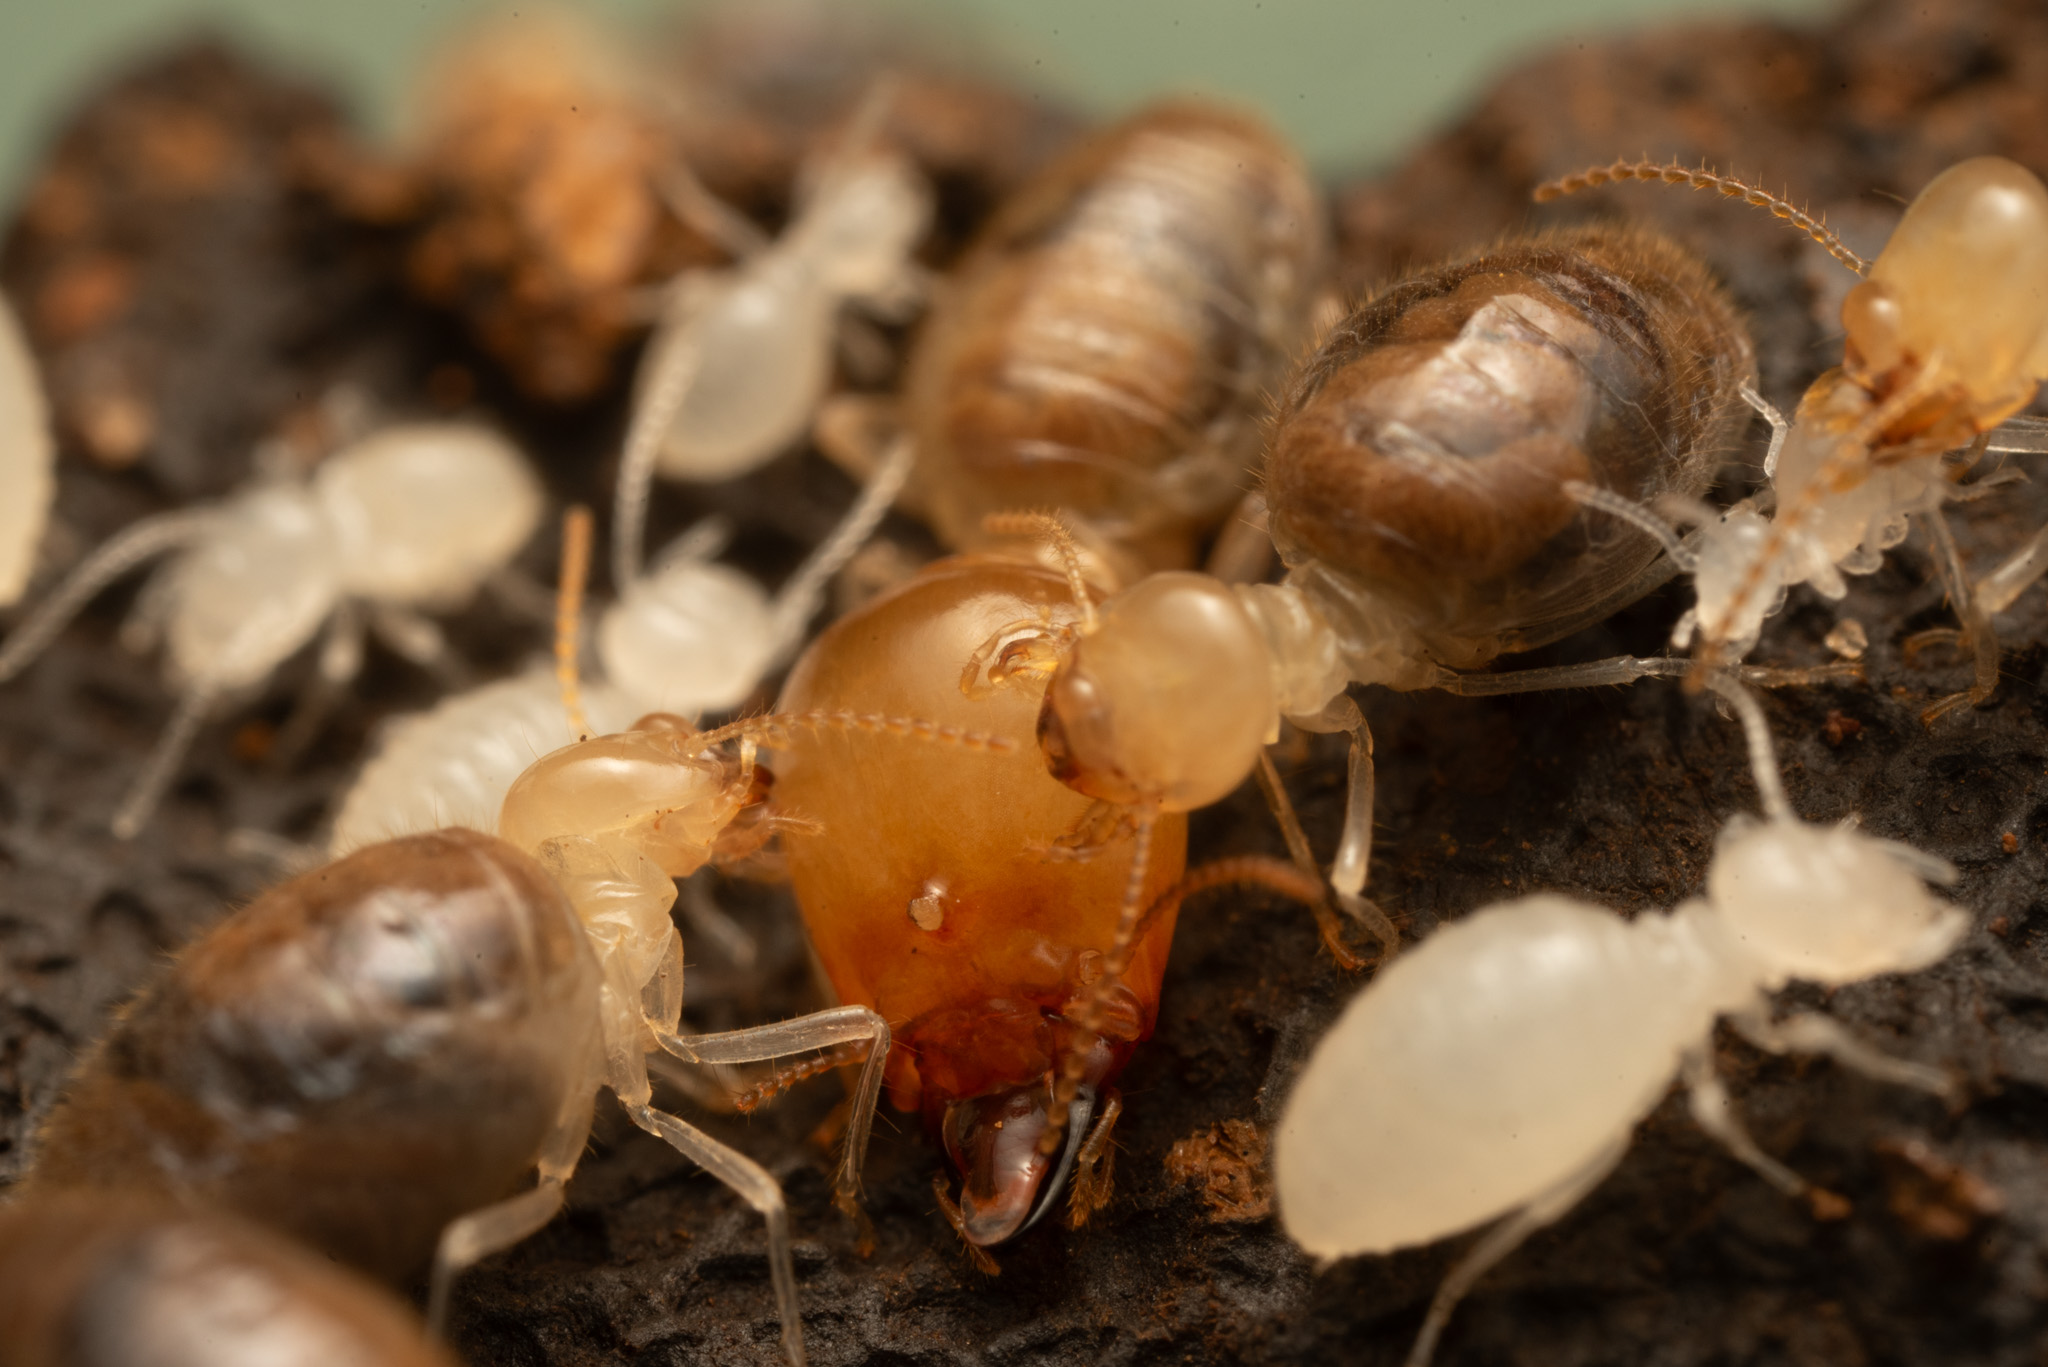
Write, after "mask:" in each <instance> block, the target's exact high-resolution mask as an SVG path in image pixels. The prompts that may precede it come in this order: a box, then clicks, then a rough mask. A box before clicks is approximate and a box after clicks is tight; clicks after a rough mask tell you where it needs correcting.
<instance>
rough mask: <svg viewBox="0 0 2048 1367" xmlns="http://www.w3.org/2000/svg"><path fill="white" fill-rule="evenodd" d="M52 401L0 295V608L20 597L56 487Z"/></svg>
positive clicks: (24, 340) (19, 325) (8, 307)
mask: <svg viewBox="0 0 2048 1367" xmlns="http://www.w3.org/2000/svg"><path fill="white" fill-rule="evenodd" d="M56 459H57V448H56V444H55V443H54V442H53V441H52V440H51V437H50V406H49V403H48V401H47V400H46V399H45V398H44V397H43V382H42V377H41V375H39V374H38V373H37V371H36V363H35V357H34V356H32V355H30V354H29V349H28V339H27V338H26V337H24V336H23V335H22V332H21V323H20V320H18V319H17V318H16V317H15V316H14V309H13V307H12V306H11V305H9V304H8V302H7V300H6V298H5V297H0V608H4V607H6V606H7V605H8V604H10V603H12V602H14V601H15V600H16V599H18V598H20V597H21V593H22V590H23V589H25V588H27V587H28V577H29V572H30V571H31V570H33V569H34V568H35V556H36V546H37V544H38V543H39V542H40V541H41V540H42V535H43V523H44V521H45V520H46V519H47V518H48V517H49V514H50V500H51V498H52V497H54V496H55V494H56V491H57V484H56V476H55V474H54V473H53V468H54V466H55V464H56Z"/></svg>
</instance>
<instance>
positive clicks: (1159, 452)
mask: <svg viewBox="0 0 2048 1367" xmlns="http://www.w3.org/2000/svg"><path fill="white" fill-rule="evenodd" d="M1325 238H1326V231H1325V224H1324V221H1323V209H1322V204H1321V201H1320V198H1319V196H1318V195H1317V193H1316V191H1315V188H1314V186H1313V185H1312V184H1311V183H1310V181H1309V179H1308V177H1307V173H1306V171H1305V170H1304V168H1303V167H1302V165H1301V162H1300V160H1299V159H1298V158H1297V157H1296V156H1295V155H1294V153H1293V151H1292V150H1291V149H1289V148H1288V147H1287V146H1286V145H1285V144H1284V143H1283V142H1281V141H1280V140H1279V138H1278V137H1276V136H1275V135H1274V134H1273V133H1272V132H1271V131H1270V130H1268V129H1267V128H1265V127H1264V126H1263V125H1262V124H1260V123H1258V122H1256V121H1255V120H1253V119H1251V118H1249V117H1247V116H1245V115H1241V114H1238V113H1235V112H1232V111H1228V110H1224V109H1219V108H1214V107H1210V106H1205V105H1200V104H1185V103H1183V104H1168V105H1161V106H1155V107H1154V108H1152V109H1149V110H1147V111H1145V112H1143V113H1141V114H1139V115H1137V116H1135V117H1133V118H1131V119H1129V120H1126V121H1125V122H1124V123H1122V124H1119V125H1117V126H1116V127H1115V128H1113V129H1110V130H1109V131H1107V132H1105V133H1103V134H1102V135H1100V136H1098V137H1097V138H1095V139H1093V140H1092V141H1090V142H1089V143H1087V144H1086V145H1084V146H1083V147H1081V148H1079V149H1077V150H1076V151H1075V152H1074V153H1072V154H1070V155H1068V156H1066V157H1064V158H1062V159H1061V160H1060V161H1059V162H1057V163H1056V164H1055V165H1053V166H1052V167H1050V168H1049V169H1048V170H1047V171H1046V172H1045V173H1043V174H1041V175H1040V176H1039V177H1038V178H1037V179H1035V180H1034V181H1033V182H1031V183H1030V184H1029V185H1027V186H1026V187H1025V188H1024V190H1022V191H1021V192H1020V193H1019V194H1018V195H1017V196H1016V197H1015V198H1014V199H1012V200H1011V201H1010V202H1009V203H1008V204H1007V205H1006V206H1005V207H1004V208H1003V209H1002V210H1001V211H1000V212H999V213H998V214H997V215H996V217H995V218H994V219H993V220H992V221H991V222H990V224H989V226H988V228H987V229H986V230H985V232H984V233H983V235H982V237H981V239H980V240H979V242H978V243H977V244H976V246H975V247H974V249H973V250H972V251H971V252H970V253H969V255H968V258H967V260H966V262H965V263H964V264H963V266H962V267H961V269H960V272H959V275H958V277H957V279H956V280H955V282H954V284H953V287H952V289H951V291H950V293H949V294H948V296H947V297H946V299H945V300H944V302H943V303H942V304H941V306H940V307H939V309H938V310H937V311H936V313H935V314H934V316H933V318H932V321H931V323H930V324H929V325H928V327H927V328H926V331H925V333H924V335H923V336H922V337H920V339H919V341H918V346H917V350H916V354H915V355H914V356H913V358H912V361H911V373H910V379H909V396H910V405H911V422H912V425H913V427H914V428H915V431H916V434H917V438H918V443H919V453H918V459H919V461H920V462H921V465H922V468H923V470H924V472H925V478H926V480H927V481H928V483H929V486H930V489H931V493H932V498H933V504H934V508H935V513H936V516H937V519H938V522H939V531H940V535H941V536H943V537H944V538H945V539H946V540H947V541H948V543H949V544H952V545H954V546H974V545H978V544H981V541H982V539H981V536H980V531H979V529H980V522H981V518H982V516H983V515H984V514H985V513H989V512H998V511H1003V510H1007V509H1014V508H1043V507H1048V506H1059V507H1063V508H1066V509H1068V510H1070V511H1072V512H1075V513H1078V514H1080V515H1081V516H1082V517H1083V518H1085V519H1086V520H1087V521H1089V522H1090V523H1091V524H1093V525H1094V526H1095V527H1096V528H1097V529H1098V530H1100V531H1102V532H1103V533H1104V534H1105V535H1107V536H1109V537H1110V538H1112V539H1113V540H1115V541H1117V542H1119V543H1121V544H1123V545H1126V546H1129V547H1131V548H1133V549H1136V550H1138V551H1139V552H1140V554H1141V555H1143V556H1145V558H1146V559H1147V560H1148V562H1149V563H1151V564H1152V565H1153V566H1154V567H1155V568H1163V567H1167V566H1169V565H1177V564H1183V563H1186V561H1187V560H1188V559H1189V558H1190V556H1191V554H1192V539H1193V537H1194V536H1195V535H1197V534H1198V533H1199V532H1200V531H1201V530H1202V529H1203V528H1204V527H1206V526H1207V525H1209V524H1210V523H1212V522H1213V521H1214V520H1215V518H1216V517H1217V516H1218V515H1219V514H1220V513H1221V512H1222V511H1223V510H1224V509H1225V508H1226V507H1228V506H1229V505H1230V503H1231V502H1232V501H1234V499H1235V498H1236V496H1237V495H1238V494H1239V493H1240V492H1241V491H1242V486H1243V485H1244V483H1245V480H1244V477H1243V476H1244V471H1245V469H1246V467H1247V466H1248V465H1249V464H1250V462H1251V460H1252V458H1253V456H1254V455H1255V454H1256V448H1257V443H1258V425H1259V422H1260V420H1261V419H1262V418H1263V416H1264V406H1265V403H1266V395H1267V394H1268V393H1270V392H1271V391H1272V389H1273V388H1274V387H1276V386H1277V384H1278V383H1279V382H1280V380H1281V377H1282V376H1283V375H1284V373H1285V367H1286V365H1287V363H1288V361H1289V360H1290V359H1291V358H1292V355H1293V353H1294V350H1295V348H1296V347H1297V345H1298V344H1299V342H1300V341H1301V339H1302V338H1303V336H1304V335H1305V333H1306V330H1307V326H1308V313H1309V308H1310V301H1311V296H1312V294H1313V292H1314V290H1315V289H1316V288H1317V287H1318V285H1319V283H1320V281H1321V278H1322V274H1323V271H1324V268H1325V258H1326V256H1327V246H1326V241H1325Z"/></svg>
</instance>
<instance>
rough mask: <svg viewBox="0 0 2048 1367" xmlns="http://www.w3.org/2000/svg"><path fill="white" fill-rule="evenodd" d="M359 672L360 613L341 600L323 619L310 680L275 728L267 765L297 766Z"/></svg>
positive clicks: (361, 662) (360, 648) (361, 628)
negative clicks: (276, 730) (330, 613)
mask: <svg viewBox="0 0 2048 1367" xmlns="http://www.w3.org/2000/svg"><path fill="white" fill-rule="evenodd" d="M362 669H363V614H362V611H361V609H359V608H358V607H357V606H356V605H355V604H354V603H352V602H347V601H344V602H342V603H340V604H339V605H337V606H336V608H335V610H334V615H333V616H332V617H330V618H328V619H327V631H326V633H325V635H323V636H322V637H321V639H320V656H319V659H318V660H317V661H316V662H315V664H314V667H313V677H312V678H311V679H310V680H308V681H307V683H306V686H305V688H304V689H302V690H301V691H300V693H299V697H298V701H297V702H295V703H293V704H292V711H291V715H290V716H288V717H286V718H285V722H284V725H283V726H281V727H279V728H278V732H277V741H276V743H275V744H274V745H272V746H271V748H270V764H271V767H272V768H274V769H279V770H284V769H289V768H291V766H292V765H294V764H296V763H298V760H299V757H300V756H301V755H303V754H305V752H306V749H307V747H308V746H310V745H312V743H313V741H314V739H315V738H317V737H318V736H319V734H320V728H321V727H322V726H324V725H326V723H327V716H328V714H329V713H330V712H332V711H333V710H334V704H335V702H336V701H337V700H338V699H339V698H340V696H341V694H342V691H343V690H344V689H346V688H347V687H348V686H349V685H350V684H352V683H354V682H355V679H356V675H358V674H360V673H361V672H362Z"/></svg>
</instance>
